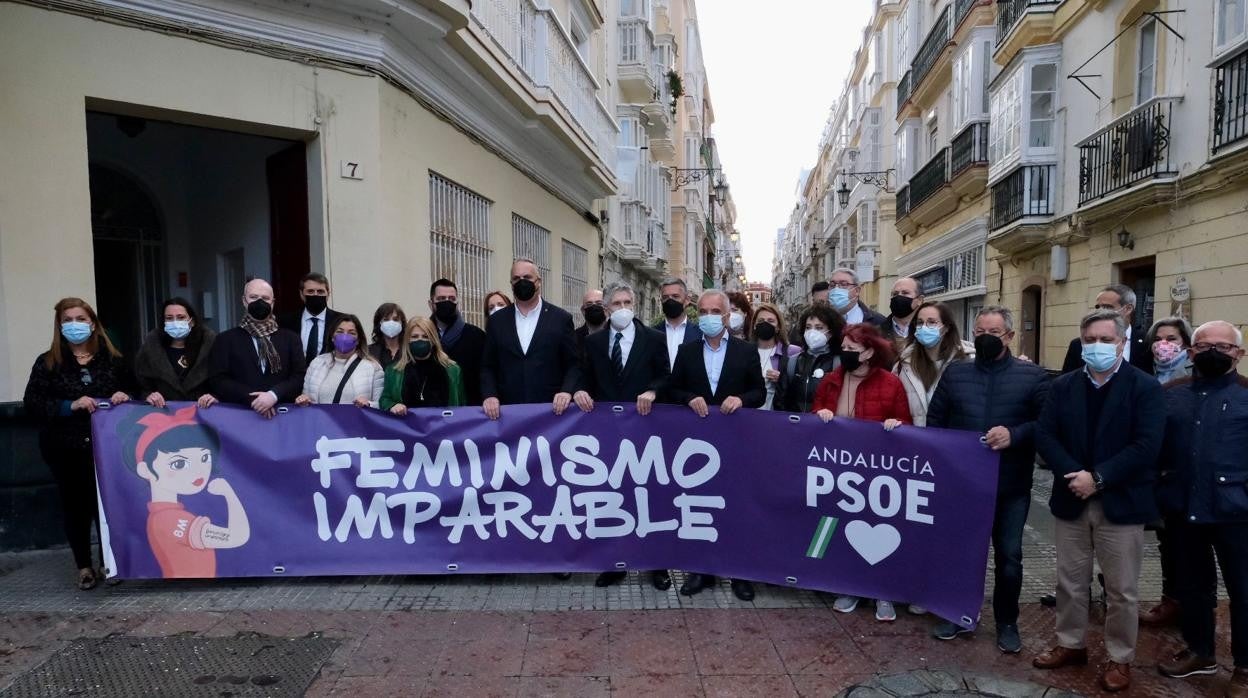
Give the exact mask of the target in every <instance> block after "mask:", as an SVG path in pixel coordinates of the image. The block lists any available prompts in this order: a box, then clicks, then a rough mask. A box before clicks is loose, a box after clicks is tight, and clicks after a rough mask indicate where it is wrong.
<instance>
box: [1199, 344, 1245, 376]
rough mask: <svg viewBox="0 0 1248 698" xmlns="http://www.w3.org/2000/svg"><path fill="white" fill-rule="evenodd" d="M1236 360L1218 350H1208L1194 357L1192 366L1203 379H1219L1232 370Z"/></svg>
mask: <svg viewBox="0 0 1248 698" xmlns="http://www.w3.org/2000/svg"><path fill="white" fill-rule="evenodd" d="M1234 361H1235V360H1234V359H1232V358H1231V357H1230V356H1227V355H1226V354H1223V353H1222V352H1220V351H1218V350H1217V349H1207V350H1205V351H1202V352H1200V353H1199V354H1197V355H1196V356H1194V357H1192V364H1193V365H1194V366H1196V372H1197V373H1199V374H1200V377H1201V378H1217V377H1218V376H1223V375H1226V372H1227V371H1229V370H1231V364H1232V363H1234Z"/></svg>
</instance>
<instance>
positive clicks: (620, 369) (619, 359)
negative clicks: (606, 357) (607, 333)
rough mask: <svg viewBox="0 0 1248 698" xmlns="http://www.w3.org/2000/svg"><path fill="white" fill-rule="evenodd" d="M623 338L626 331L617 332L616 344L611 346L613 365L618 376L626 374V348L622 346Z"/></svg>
mask: <svg viewBox="0 0 1248 698" xmlns="http://www.w3.org/2000/svg"><path fill="white" fill-rule="evenodd" d="M622 339H624V333H623V332H616V333H615V346H613V347H611V366H612V367H613V368H615V377H616V378H619V377H620V376H622V375H624V349H623V348H622V347H621V346H620V340H622Z"/></svg>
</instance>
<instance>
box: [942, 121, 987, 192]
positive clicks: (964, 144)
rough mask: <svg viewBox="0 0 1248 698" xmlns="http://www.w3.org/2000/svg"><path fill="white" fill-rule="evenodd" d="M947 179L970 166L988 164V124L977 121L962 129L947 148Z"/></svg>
mask: <svg viewBox="0 0 1248 698" xmlns="http://www.w3.org/2000/svg"><path fill="white" fill-rule="evenodd" d="M949 150H950V155H949V177H950V178H951V179H952V178H953V177H957V176H958V174H960V173H961V172H962V170H965V169H966V168H968V167H970V166H972V165H987V164H988V122H987V121H977V122H975V123H973V124H971V125H970V126H967V127H966V128H964V129H962V132H961V133H959V134H958V135H957V136H955V137H954V139H953V143H952V144H951V145H950V146H949Z"/></svg>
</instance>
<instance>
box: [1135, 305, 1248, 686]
mask: <svg viewBox="0 0 1248 698" xmlns="http://www.w3.org/2000/svg"><path fill="white" fill-rule="evenodd" d="M1243 345H1244V337H1243V333H1242V332H1240V330H1238V329H1237V328H1236V327H1235V326H1234V325H1232V324H1230V323H1228V322H1223V321H1221V320H1214V321H1211V322H1206V323H1205V324H1203V325H1201V326H1200V327H1198V328H1196V332H1195V333H1193V334H1192V347H1191V349H1188V355H1189V356H1190V357H1191V359H1192V364H1193V365H1194V366H1195V368H1196V371H1195V373H1194V374H1193V375H1192V377H1191V378H1184V379H1180V380H1177V381H1173V382H1171V383H1169V384H1167V386H1166V389H1165V400H1166V432H1165V437H1164V438H1163V440H1162V447H1161V458H1160V459H1159V462H1160V464H1161V475H1160V479H1159V481H1158V486H1157V501H1158V503H1160V505H1161V509H1162V514H1163V515H1164V516H1166V521H1167V524H1166V525H1167V527H1169V526H1170V525H1171V524H1170V522H1172V521H1173V522H1174V523H1175V524H1176V526H1175V528H1176V530H1173V531H1170V534H1171V535H1172V536H1174V539H1175V543H1174V545H1175V550H1176V554H1177V555H1178V557H1179V559H1178V563H1177V564H1176V569H1178V570H1180V576H1179V579H1178V588H1179V599H1178V601H1179V605H1180V607H1181V608H1182V609H1183V612H1182V613H1181V614H1180V615H1179V623H1180V627H1181V628H1182V631H1183V641H1184V642H1185V643H1186V645H1187V646H1186V647H1185V648H1184V649H1183V650H1181V651H1180V652H1179V653H1177V654H1176V655H1174V657H1172V658H1171V659H1169V660H1168V661H1164V662H1162V663H1161V664H1160V666H1159V667H1158V668H1159V669H1160V670H1161V673H1162V674H1164V675H1166V676H1169V677H1172V678H1184V677H1187V676H1193V675H1196V674H1216V673H1218V663H1217V658H1216V657H1215V656H1214V633H1215V630H1216V625H1215V624H1216V619H1215V614H1214V612H1215V609H1216V608H1217V598H1218V597H1217V592H1218V571H1217V565H1220V566H1221V567H1222V579H1223V580H1224V581H1225V582H1226V591H1227V594H1228V595H1229V596H1230V597H1231V655H1232V656H1233V657H1234V663H1235V672H1234V674H1233V675H1232V676H1231V681H1230V683H1229V684H1228V685H1227V687H1226V693H1225V694H1224V695H1227V696H1236V697H1237V698H1244V697H1248V495H1246V494H1245V484H1246V483H1248V456H1246V455H1245V454H1246V453H1248V380H1245V379H1244V377H1243V376H1241V375H1239V372H1238V369H1239V360H1240V359H1241V358H1243V356H1244V348H1243ZM1215 553H1216V565H1215Z"/></svg>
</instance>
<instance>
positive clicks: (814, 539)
mask: <svg viewBox="0 0 1248 698" xmlns="http://www.w3.org/2000/svg"><path fill="white" fill-rule="evenodd" d="M827 520H828V517H826V516H821V517H819V523H817V524H815V535H814V536H811V539H810V545H809V546H807V547H806V557H815V553H816V552H818V550H819V536H820V535H822V534H823V527H824V525H826V523H827Z"/></svg>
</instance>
